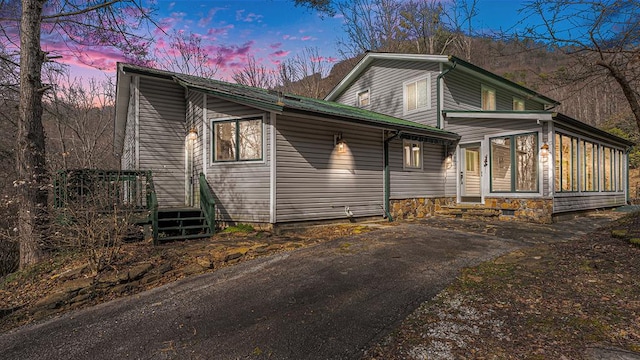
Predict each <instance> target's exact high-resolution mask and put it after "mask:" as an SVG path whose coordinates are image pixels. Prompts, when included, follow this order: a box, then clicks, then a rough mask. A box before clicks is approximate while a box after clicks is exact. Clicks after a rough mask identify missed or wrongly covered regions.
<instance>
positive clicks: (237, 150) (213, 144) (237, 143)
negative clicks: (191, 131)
mask: <svg viewBox="0 0 640 360" xmlns="http://www.w3.org/2000/svg"><path fill="white" fill-rule="evenodd" d="M255 120H260V146H261V151H260V158H257V159H240V122H242V121H255ZM221 123H234V124H235V126H236V132H235V149H234V151H235V153H234V159H230V160H217V159H216V124H221ZM211 127H212V129H211V162H212V163H250V162H256V161H258V162H259V161H263V160H264V152H265V151H264V140H265V139H264V117H263V116H249V117H243V118H237V119H222V120H215V119H212V120H211Z"/></svg>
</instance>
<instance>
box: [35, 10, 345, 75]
mask: <svg viewBox="0 0 640 360" xmlns="http://www.w3.org/2000/svg"><path fill="white" fill-rule="evenodd" d="M154 3H155V7H156V8H157V12H156V13H155V15H154V21H155V22H156V24H157V25H158V26H157V27H151V28H150V29H149V30H148V32H147V34H146V35H147V36H151V37H153V41H152V45H151V46H152V48H151V51H150V52H151V54H154V53H156V52H158V53H164V54H167V53H169V54H171V52H172V50H171V49H170V42H171V40H170V39H169V36H168V34H174V33H175V32H183V33H184V34H187V35H189V34H193V36H196V37H199V38H200V41H201V43H200V44H201V48H203V49H205V51H207V53H209V54H211V55H210V56H211V58H212V61H213V59H215V60H216V61H217V62H218V72H217V73H216V77H217V78H219V79H223V80H230V76H231V74H233V72H234V71H235V70H239V69H242V68H243V67H244V66H245V65H246V64H247V61H248V58H249V57H250V56H253V57H255V59H256V61H257V62H258V63H259V64H261V65H264V66H266V67H268V68H272V67H275V66H277V65H278V64H280V63H281V62H282V61H283V60H285V59H286V58H288V57H291V56H295V55H296V54H299V53H300V52H301V51H302V50H303V49H304V48H305V47H314V48H318V49H319V52H320V58H319V59H315V61H323V62H327V63H334V62H336V61H338V60H339V57H338V51H337V45H336V43H337V40H338V39H339V38H340V37H343V33H342V28H341V24H342V18H341V17H340V16H333V17H329V16H322V15H321V14H319V13H317V12H316V11H313V10H309V9H307V8H303V7H296V6H294V4H293V1H289V0H260V1H188V0H173V1H165V0H157V1H155V2H154ZM43 48H44V49H45V51H49V52H51V53H52V54H59V55H62V59H60V60H58V61H60V62H62V63H64V64H67V65H69V66H70V69H71V74H72V76H74V77H82V78H88V77H101V76H105V75H106V76H113V75H114V74H115V67H116V63H117V62H118V61H126V57H125V56H124V55H123V54H122V53H120V52H119V51H118V50H116V49H113V48H109V47H86V48H83V50H82V52H79V53H78V52H74V51H71V50H70V49H69V47H68V46H66V44H65V43H63V42H60V41H58V42H55V41H50V40H47V39H46V35H45V36H44V39H43ZM157 61H162V60H161V59H159V60H157ZM329 67H330V66H329Z"/></svg>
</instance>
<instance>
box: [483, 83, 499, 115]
mask: <svg viewBox="0 0 640 360" xmlns="http://www.w3.org/2000/svg"><path fill="white" fill-rule="evenodd" d="M495 109H496V90H495V89H492V88H490V87H487V86H484V85H482V110H495Z"/></svg>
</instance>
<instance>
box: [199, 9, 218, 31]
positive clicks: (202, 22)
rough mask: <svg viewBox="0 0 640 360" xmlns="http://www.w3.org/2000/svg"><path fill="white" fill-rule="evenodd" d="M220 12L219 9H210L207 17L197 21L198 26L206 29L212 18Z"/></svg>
mask: <svg viewBox="0 0 640 360" xmlns="http://www.w3.org/2000/svg"><path fill="white" fill-rule="evenodd" d="M219 10H222V9H221V8H212V9H211V10H209V13H208V14H207V16H205V17H202V18H200V20H198V26H200V27H202V28H204V27H207V26H208V25H209V23H210V22H211V20H213V16H214V15H215V14H216V13H217V12H218V11H219Z"/></svg>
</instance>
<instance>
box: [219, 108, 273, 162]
mask: <svg viewBox="0 0 640 360" xmlns="http://www.w3.org/2000/svg"><path fill="white" fill-rule="evenodd" d="M213 142H214V144H213V160H214V161H216V162H217V161H250V160H262V117H258V118H245V119H234V120H222V121H214V122H213Z"/></svg>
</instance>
